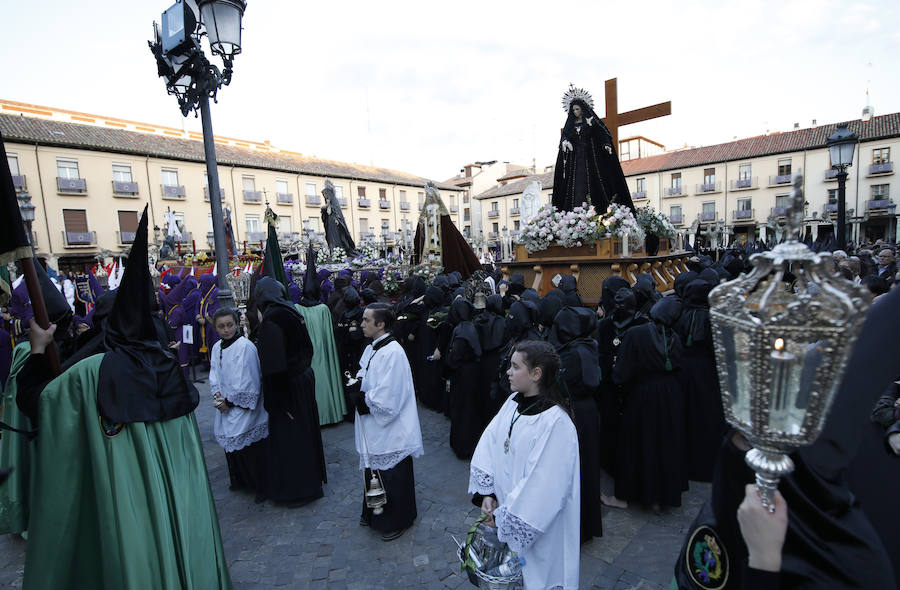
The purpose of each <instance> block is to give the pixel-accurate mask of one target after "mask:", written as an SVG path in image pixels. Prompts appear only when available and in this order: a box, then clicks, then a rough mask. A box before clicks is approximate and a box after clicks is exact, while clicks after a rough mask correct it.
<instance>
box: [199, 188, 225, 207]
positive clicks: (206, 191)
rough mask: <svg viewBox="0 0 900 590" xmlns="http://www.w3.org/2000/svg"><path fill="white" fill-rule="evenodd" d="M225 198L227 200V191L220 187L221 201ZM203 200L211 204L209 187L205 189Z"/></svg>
mask: <svg viewBox="0 0 900 590" xmlns="http://www.w3.org/2000/svg"><path fill="white" fill-rule="evenodd" d="M224 198H225V191H224V190H223V189H222V188H221V187H219V199H220V200H221V199H224ZM203 200H204V201H206V202H207V203H208V202H209V187H208V186H204V187H203Z"/></svg>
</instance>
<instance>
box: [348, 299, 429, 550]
mask: <svg viewBox="0 0 900 590" xmlns="http://www.w3.org/2000/svg"><path fill="white" fill-rule="evenodd" d="M393 325H394V312H393V310H392V309H391V307H390V306H389V305H388V304H386V303H373V304H371V305H369V306H368V307H366V310H365V311H364V312H363V319H362V323H361V327H362V330H363V334H364V335H365V336H366V338H372V344H370V345H369V346H367V347H366V350H365V352H363V355H362V358H361V359H360V361H359V367H360V369H359V373H357V375H356V376H357V377H358V378H359V379H362V384H361V387H360V394H359V395H358V396H356V398H355V399H354V400H353V402H354V406H355V408H356V412H357V415H356V421H355V425H354V427H355V429H356V451H357V452H358V453H359V457H360V458H359V464H360V469H362V468H365V482H366V485H367V486H368V482H369V480H370V478H371V471H370V470H371V469H375V470H377V471H378V472H379V475H380V477H381V482H382V485H383V486H384V489H385V492H386V493H387V505H386V506H384V512H383V513H382V514H377V515H376V514H374V513H373V512H372V509H371V508H368V507H367V506H366V504H365V501H363V512H362V517H361V518H360V521H359V524H360V525H362V526H371V527H372V528H373V529H375V530H376V531H378V532H380V533H381V538H382V540H384V541H392V540H394V539H396V538H397V537H399V536H400V535H402V534H403V531H405V530H406V529H407V528H409V527H410V526H412V523H413V521H414V520H415V519H416V516H417V512H416V489H415V485H416V484H415V479H414V477H413V457H420V456H421V455H422V452H423V447H422V431H421V429H420V428H419V412H418V409H417V408H416V394H415V388H414V386H413V380H412V371H411V370H410V368H409V361H408V360H407V358H406V352H405V351H404V350H403V347H402V346H400V344H399V343H398V342H397V341H395V340H394V337H393V336H392V335H391V334H390V330H391V328H392V327H393Z"/></svg>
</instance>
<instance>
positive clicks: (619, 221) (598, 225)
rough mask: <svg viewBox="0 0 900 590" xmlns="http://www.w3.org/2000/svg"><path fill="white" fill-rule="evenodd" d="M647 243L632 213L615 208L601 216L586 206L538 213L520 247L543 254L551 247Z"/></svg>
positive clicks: (523, 234) (527, 226) (527, 225)
mask: <svg viewBox="0 0 900 590" xmlns="http://www.w3.org/2000/svg"><path fill="white" fill-rule="evenodd" d="M625 235H628V236H629V239H630V240H638V241H643V239H644V231H643V230H642V229H641V227H640V226H639V225H638V223H637V221H636V219H635V217H634V214H633V213H632V212H631V209H629V208H628V207H625V206H624V205H618V204H612V205H610V206H609V208H608V209H607V210H606V212H605V213H603V214H602V215H601V214H598V213H597V211H596V209H594V206H593V205H586V204H585V205H582V206H579V207H575V208H574V209H572V210H571V211H560V210H558V209H557V208H556V207H554V206H553V205H549V204H548V205H544V206H543V207H541V208H540V209H538V212H537V214H536V215H535V216H534V217H532V218H531V219H530V220H529V221H528V222H526V223H525V225H524V226H523V227H522V229H521V231H520V232H519V235H518V237H517V238H516V243H518V244H522V245H524V246H525V249H526V250H528V251H529V252H540V251H541V250H546V249H547V248H549V247H550V246H553V245H558V246H562V247H565V248H576V247H579V246H585V245H588V244H591V243H593V242H595V241H597V240H600V239H603V238H619V239H621V238H623V237H624V236H625Z"/></svg>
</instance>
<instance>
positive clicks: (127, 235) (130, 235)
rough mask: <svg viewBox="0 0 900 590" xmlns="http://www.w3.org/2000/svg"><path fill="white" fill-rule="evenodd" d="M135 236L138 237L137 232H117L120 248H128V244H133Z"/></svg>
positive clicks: (117, 241)
mask: <svg viewBox="0 0 900 590" xmlns="http://www.w3.org/2000/svg"><path fill="white" fill-rule="evenodd" d="M135 235H137V232H133V231H117V232H116V243H117V244H118V245H120V246H127V245H128V244H133V243H134V236H135Z"/></svg>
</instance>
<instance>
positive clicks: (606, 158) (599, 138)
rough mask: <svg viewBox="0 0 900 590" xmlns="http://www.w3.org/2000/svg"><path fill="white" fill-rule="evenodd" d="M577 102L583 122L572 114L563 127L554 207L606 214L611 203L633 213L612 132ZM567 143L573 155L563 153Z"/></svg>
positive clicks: (557, 159) (555, 172)
mask: <svg viewBox="0 0 900 590" xmlns="http://www.w3.org/2000/svg"><path fill="white" fill-rule="evenodd" d="M577 102H579V103H580V104H581V108H582V110H583V118H582V121H581V123H578V122H576V119H575V117H574V115H572V114H571V111H570V113H569V117H568V119H567V120H566V124H565V127H563V130H562V138H561V140H560V147H559V155H558V156H557V158H556V167H555V168H554V174H553V199H552V203H553V205H554V206H555V207H556V208H557V209H561V210H563V211H571V210H572V209H574V208H575V207H577V206H579V205H581V204H582V203H585V202H587V203H590V204H593V205H594V207H595V208H596V209H597V211H598V212H599V213H604V212H606V209H607V207H609V205H610V204H611V203H619V204H621V205H625V206H626V207H628V208H630V209H631V210H634V204H633V203H632V201H631V193H630V192H629V190H628V185H627V184H626V183H625V175H624V174H623V173H622V166H621V165H620V164H619V158H618V156H617V155H616V146H614V145H613V142H612V135H611V134H610V132H609V129H608V128H607V127H606V125H604V124H603V122H602V121H601V120H600V118H599V117H597V115H596V114H595V113H594V112H593V111H592V110H591V109H590V108H589V107H588V106H587V105H585V104H584V103H581V101H577ZM591 117H592V120H591V124H588V122H587V120H588V118H591ZM564 141H568V142H569V143H571V144H572V148H573V149H572V151H565V150H563V147H562V145H563V142H564Z"/></svg>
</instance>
